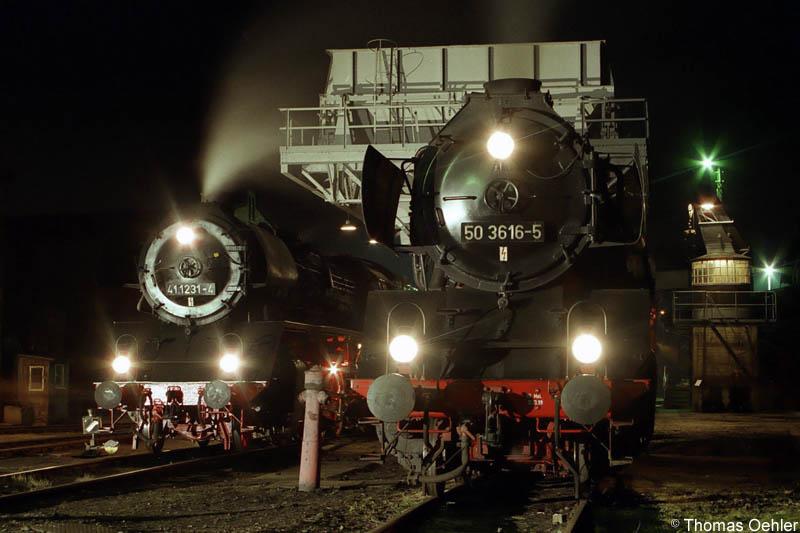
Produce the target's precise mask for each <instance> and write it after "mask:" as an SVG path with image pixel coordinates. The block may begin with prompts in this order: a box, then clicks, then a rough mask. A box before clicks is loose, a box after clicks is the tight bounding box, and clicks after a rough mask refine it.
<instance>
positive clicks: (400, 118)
mask: <svg viewBox="0 0 800 533" xmlns="http://www.w3.org/2000/svg"><path fill="white" fill-rule="evenodd" d="M462 106H463V104H462V103H461V102H414V103H403V104H388V103H378V104H374V105H347V104H346V103H343V104H342V105H338V106H320V107H288V108H287V107H283V108H280V112H281V114H282V115H283V119H284V125H283V126H281V128H280V131H281V134H282V136H283V143H284V144H283V145H284V146H285V147H293V146H316V145H325V146H331V145H338V146H343V147H347V146H351V145H367V144H375V143H376V141H378V142H380V141H381V139H384V140H385V142H387V143H396V144H400V145H403V146H404V145H406V144H425V143H427V142H428V141H429V140H430V139H432V138H433V136H434V135H435V134H436V133H438V131H439V130H440V129H441V128H442V127H443V126H444V125H445V124H446V123H447V121H448V120H450V118H452V116H453V115H455V113H456V112H457V111H458V110H459V109H461V107H462ZM420 115H423V116H422V117H420Z"/></svg>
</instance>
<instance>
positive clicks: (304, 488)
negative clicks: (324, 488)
mask: <svg viewBox="0 0 800 533" xmlns="http://www.w3.org/2000/svg"><path fill="white" fill-rule="evenodd" d="M325 398H326V395H325V392H324V391H323V390H322V369H320V367H318V366H315V367H313V368H311V369H310V370H306V373H305V390H304V391H303V392H302V393H301V394H300V400H301V401H303V402H305V404H306V412H305V419H304V421H303V445H302V449H301V453H300V479H299V481H298V486H297V489H298V490H299V491H300V492H311V491H313V490H315V489H318V488H319V463H320V457H319V404H320V402H323V401H325Z"/></svg>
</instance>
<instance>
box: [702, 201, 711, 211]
mask: <svg viewBox="0 0 800 533" xmlns="http://www.w3.org/2000/svg"><path fill="white" fill-rule="evenodd" d="M700 208H701V209H702V210H703V211H711V210H712V209H714V204H712V203H710V202H705V203H702V204H700Z"/></svg>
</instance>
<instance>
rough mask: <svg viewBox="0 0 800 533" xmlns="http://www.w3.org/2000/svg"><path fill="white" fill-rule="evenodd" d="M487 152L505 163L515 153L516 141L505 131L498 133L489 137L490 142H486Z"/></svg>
mask: <svg viewBox="0 0 800 533" xmlns="http://www.w3.org/2000/svg"><path fill="white" fill-rule="evenodd" d="M486 150H488V151H489V155H491V156H492V157H494V158H495V159H499V160H500V161H504V160H506V159H508V156H510V155H511V153H512V152H513V151H514V139H512V138H511V135H509V134H508V133H506V132H504V131H496V132H494V133H492V135H491V136H489V140H488V141H487V142H486Z"/></svg>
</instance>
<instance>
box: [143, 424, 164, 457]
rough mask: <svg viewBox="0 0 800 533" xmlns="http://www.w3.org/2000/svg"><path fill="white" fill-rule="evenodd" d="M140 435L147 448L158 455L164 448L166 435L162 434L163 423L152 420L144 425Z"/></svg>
mask: <svg viewBox="0 0 800 533" xmlns="http://www.w3.org/2000/svg"><path fill="white" fill-rule="evenodd" d="M140 435H141V438H142V440H143V441H144V443H145V444H146V445H147V448H148V449H149V450H150V451H151V452H152V453H154V454H156V455H158V454H159V453H161V450H162V449H163V448H164V435H162V430H161V423H160V422H158V423H154V422H153V421H152V420H151V421H150V422H149V423H148V424H145V425H144V426H142V429H141V431H140Z"/></svg>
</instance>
